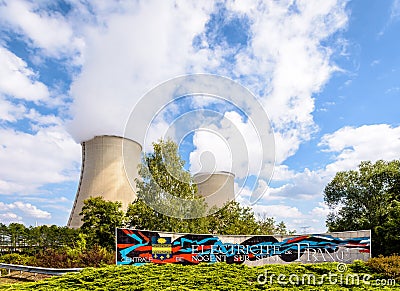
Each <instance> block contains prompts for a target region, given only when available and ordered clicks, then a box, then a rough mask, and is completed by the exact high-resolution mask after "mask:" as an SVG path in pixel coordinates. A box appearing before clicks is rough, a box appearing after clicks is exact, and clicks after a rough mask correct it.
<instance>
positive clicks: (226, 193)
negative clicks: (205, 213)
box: [193, 171, 235, 208]
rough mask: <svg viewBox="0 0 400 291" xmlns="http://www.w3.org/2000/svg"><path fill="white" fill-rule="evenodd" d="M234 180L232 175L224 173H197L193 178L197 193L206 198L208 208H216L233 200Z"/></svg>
mask: <svg viewBox="0 0 400 291" xmlns="http://www.w3.org/2000/svg"><path fill="white" fill-rule="evenodd" d="M234 179H235V175H234V174H232V173H230V172H225V171H220V172H214V173H197V174H196V175H194V176H193V180H194V182H195V183H196V184H197V190H198V193H199V194H200V195H201V196H203V197H205V198H206V199H205V200H206V202H207V204H208V206H209V207H212V206H217V207H218V208H221V207H222V206H223V205H224V204H225V203H226V202H228V201H232V200H234V199H235V192H234Z"/></svg>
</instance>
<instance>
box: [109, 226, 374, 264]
mask: <svg viewBox="0 0 400 291" xmlns="http://www.w3.org/2000/svg"><path fill="white" fill-rule="evenodd" d="M116 235H117V238H116V241H117V245H116V251H117V258H116V261H117V264H118V265H129V264H134V265H142V264H146V263H156V264H165V263H180V264H198V263H202V262H208V263H215V262H226V263H234V264H247V265H253V266H257V265H263V264H277V263H279V264H282V263H290V262H302V263H322V262H342V263H351V262H353V261H354V260H363V261H365V260H368V259H369V258H370V255H371V254H370V242H371V231H370V230H360V231H346V232H332V233H323V234H307V235H283V236H282V235H274V236H270V235H257V236H251V235H210V234H182V233H168V232H154V231H145V230H136V229H117V230H116Z"/></svg>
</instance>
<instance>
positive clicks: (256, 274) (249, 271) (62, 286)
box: [0, 262, 400, 290]
mask: <svg viewBox="0 0 400 291" xmlns="http://www.w3.org/2000/svg"><path fill="white" fill-rule="evenodd" d="M324 274H326V275H325V276H323V275H324ZM329 274H330V276H331V278H332V279H331V280H332V281H330V280H329V277H328V276H329ZM279 275H281V283H282V284H280V283H279V280H278V276H279ZM283 275H284V276H285V277H284V278H283V277H282V276H283ZM304 275H305V276H304ZM355 275H356V276H358V277H354V276H355ZM290 276H291V278H292V279H291V282H293V283H294V284H292V283H290V281H289V277H290ZM303 276H304V284H303V283H302V278H303ZM310 276H311V277H315V279H316V280H315V284H314V282H313V280H312V279H311V281H308V280H309V279H308V278H309V277H310ZM365 276H366V277H365ZM296 278H299V279H298V281H299V282H298V284H297V283H296V281H297V279H296ZM346 278H348V279H347V280H346ZM357 278H359V282H358V280H357ZM321 280H323V284H321ZM335 280H336V281H335ZM363 280H364V281H365V283H364V282H363ZM377 280H380V281H377ZM377 282H378V283H377ZM283 283H286V284H283ZM331 283H333V284H331ZM393 283H394V281H393V280H388V278H387V277H385V276H384V275H382V274H379V273H377V272H375V271H374V270H373V269H372V268H371V267H369V266H368V265H366V264H365V263H362V262H355V263H353V264H350V265H347V270H346V271H345V272H339V271H338V264H337V263H323V264H288V265H265V266H262V267H248V266H245V265H228V264H225V263H217V264H200V265H196V266H183V265H175V264H168V265H154V264H147V265H144V266H140V267H135V266H108V267H103V268H97V269H94V268H87V269H85V270H83V271H82V272H80V273H70V274H66V275H64V276H61V277H53V278H50V279H47V280H43V281H38V282H32V283H23V284H12V285H11V284H3V285H0V290H287V289H289V290H376V289H377V287H379V288H380V290H398V288H399V287H400V285H399V284H397V285H393Z"/></svg>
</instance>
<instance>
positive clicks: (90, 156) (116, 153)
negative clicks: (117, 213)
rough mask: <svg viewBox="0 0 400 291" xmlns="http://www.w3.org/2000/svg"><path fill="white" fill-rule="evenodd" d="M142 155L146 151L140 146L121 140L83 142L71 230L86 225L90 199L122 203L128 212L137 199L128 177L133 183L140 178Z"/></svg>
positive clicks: (70, 220) (96, 138) (101, 137)
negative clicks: (86, 205)
mask: <svg viewBox="0 0 400 291" xmlns="http://www.w3.org/2000/svg"><path fill="white" fill-rule="evenodd" d="M123 148H124V154H125V165H126V172H125V168H124V159H123V154H122V149H123ZM141 151H142V147H141V145H140V144H138V143H137V142H135V141H133V140H129V139H125V138H122V137H118V136H96V137H95V138H93V139H91V140H88V141H85V142H82V169H81V177H80V181H79V187H78V191H77V193H76V197H75V202H74V205H73V207H72V210H71V214H70V217H69V220H68V227H72V228H78V227H80V226H81V225H82V221H81V216H80V215H79V213H80V212H81V211H82V207H83V201H84V200H85V199H87V198H89V197H90V196H92V197H98V196H101V197H103V198H104V199H105V200H108V201H120V202H122V209H123V210H124V211H126V209H127V207H128V204H129V203H131V202H132V201H133V200H134V199H136V193H135V189H134V190H133V189H132V187H131V186H130V184H129V181H128V178H127V175H128V176H129V177H131V179H132V180H134V179H135V178H137V177H138V172H137V167H138V165H139V163H140V162H141ZM133 186H134V185H133Z"/></svg>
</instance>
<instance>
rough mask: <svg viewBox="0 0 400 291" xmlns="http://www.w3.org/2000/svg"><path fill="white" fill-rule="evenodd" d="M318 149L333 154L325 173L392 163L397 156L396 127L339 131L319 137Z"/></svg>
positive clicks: (399, 139) (398, 134) (398, 138)
mask: <svg viewBox="0 0 400 291" xmlns="http://www.w3.org/2000/svg"><path fill="white" fill-rule="evenodd" d="M319 146H321V147H323V148H324V150H325V151H326V152H329V153H333V154H335V156H334V162H333V163H331V164H329V165H327V167H326V171H327V172H328V173H336V172H338V171H345V170H349V169H354V168H356V167H357V166H358V165H359V164H360V162H361V161H372V162H375V161H377V160H379V159H383V160H394V159H398V158H399V156H400V126H397V127H393V126H390V125H388V124H373V125H363V126H360V127H350V126H346V127H343V128H341V129H339V130H337V131H336V132H334V133H332V134H326V135H324V136H323V137H322V139H321V142H320V143H319Z"/></svg>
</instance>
